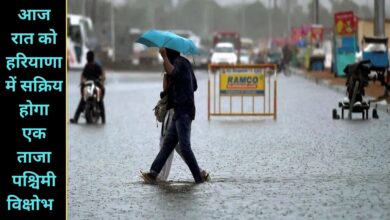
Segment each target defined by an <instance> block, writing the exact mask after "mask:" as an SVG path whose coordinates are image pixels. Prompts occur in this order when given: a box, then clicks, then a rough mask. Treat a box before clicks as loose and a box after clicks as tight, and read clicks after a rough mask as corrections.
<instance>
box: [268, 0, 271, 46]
mask: <svg viewBox="0 0 390 220" xmlns="http://www.w3.org/2000/svg"><path fill="white" fill-rule="evenodd" d="M271 4H272V0H268V7H269V9H268V44H269V46H270V45H271V41H272V21H271V17H272V6H271Z"/></svg>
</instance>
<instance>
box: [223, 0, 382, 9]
mask: <svg viewBox="0 0 390 220" xmlns="http://www.w3.org/2000/svg"><path fill="white" fill-rule="evenodd" d="M215 1H217V2H218V4H220V5H230V4H239V3H242V2H247V3H250V2H255V1H259V0H215ZM260 1H261V2H263V4H264V5H266V6H268V5H269V3H270V2H273V0H271V1H270V0H260ZM279 1H280V0H279ZM284 1H286V0H284ZM284 1H283V0H282V1H280V2H282V3H283V2H284ZM287 1H289V0H287ZM311 1H312V0H298V3H299V4H301V5H307V4H308V3H309V2H311ZM385 1H387V0H385ZM354 2H356V3H358V4H360V5H369V4H371V5H373V0H354ZM320 4H322V5H324V6H325V7H326V8H328V9H330V1H329V0H321V1H320Z"/></svg>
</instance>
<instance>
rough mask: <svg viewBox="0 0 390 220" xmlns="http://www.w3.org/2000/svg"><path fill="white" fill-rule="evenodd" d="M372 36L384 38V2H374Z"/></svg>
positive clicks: (382, 0) (378, 0) (381, 0)
mask: <svg viewBox="0 0 390 220" xmlns="http://www.w3.org/2000/svg"><path fill="white" fill-rule="evenodd" d="M374 2H375V9H374V10H375V11H374V36H381V37H384V36H385V0H375V1H374Z"/></svg>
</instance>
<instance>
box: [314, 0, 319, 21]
mask: <svg viewBox="0 0 390 220" xmlns="http://www.w3.org/2000/svg"><path fill="white" fill-rule="evenodd" d="M313 1H314V2H313V7H314V10H313V12H314V16H313V18H314V24H319V23H320V12H319V3H318V0H313Z"/></svg>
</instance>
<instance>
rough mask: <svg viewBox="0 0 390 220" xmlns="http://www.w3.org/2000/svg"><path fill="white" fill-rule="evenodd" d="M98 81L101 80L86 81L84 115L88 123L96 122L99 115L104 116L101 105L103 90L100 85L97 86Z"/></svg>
mask: <svg viewBox="0 0 390 220" xmlns="http://www.w3.org/2000/svg"><path fill="white" fill-rule="evenodd" d="M98 83H99V80H95V81H93V80H87V81H85V82H84V88H83V99H84V102H85V106H84V116H85V119H86V121H87V123H88V124H96V123H97V122H98V120H99V117H101V116H102V110H101V108H100V105H99V103H100V101H101V98H102V91H101V89H100V88H99V86H97V85H98Z"/></svg>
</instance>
